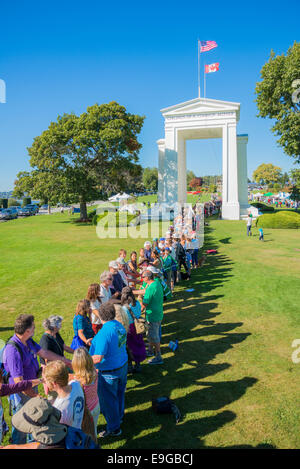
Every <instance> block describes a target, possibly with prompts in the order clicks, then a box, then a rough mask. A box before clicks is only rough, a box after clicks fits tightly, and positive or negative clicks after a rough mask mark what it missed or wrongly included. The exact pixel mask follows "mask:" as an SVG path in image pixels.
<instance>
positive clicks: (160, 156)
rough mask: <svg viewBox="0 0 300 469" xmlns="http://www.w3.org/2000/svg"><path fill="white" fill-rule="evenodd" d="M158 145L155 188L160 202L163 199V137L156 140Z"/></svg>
mask: <svg viewBox="0 0 300 469" xmlns="http://www.w3.org/2000/svg"><path fill="white" fill-rule="evenodd" d="M156 143H157V145H158V188H157V201H158V203H162V202H163V201H164V200H165V188H164V181H165V170H164V164H165V139H164V138H161V139H160V140H157V142H156Z"/></svg>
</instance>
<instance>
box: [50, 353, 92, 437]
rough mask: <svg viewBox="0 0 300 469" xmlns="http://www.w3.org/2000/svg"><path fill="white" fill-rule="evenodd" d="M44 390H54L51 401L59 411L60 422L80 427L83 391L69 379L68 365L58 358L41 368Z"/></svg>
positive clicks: (82, 412) (82, 410)
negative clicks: (54, 395)
mask: <svg viewBox="0 0 300 469" xmlns="http://www.w3.org/2000/svg"><path fill="white" fill-rule="evenodd" d="M43 379H44V388H45V392H46V393H47V394H48V393H49V391H50V392H51V391H55V392H56V393H57V397H56V398H55V399H54V401H52V402H51V404H52V405H53V407H56V408H57V409H59V410H60V411H61V418H60V423H64V424H65V425H70V426H71V427H75V428H81V424H82V419H83V414H84V393H83V390H82V389H81V386H80V384H79V383H78V382H77V381H70V383H69V370H68V367H67V366H66V365H65V364H64V363H63V362H62V361H60V360H56V361H53V362H49V363H48V364H47V365H46V366H45V367H44V368H43Z"/></svg>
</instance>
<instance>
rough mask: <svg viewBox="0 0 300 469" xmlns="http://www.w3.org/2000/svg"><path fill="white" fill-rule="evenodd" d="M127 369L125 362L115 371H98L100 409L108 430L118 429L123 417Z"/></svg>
mask: <svg viewBox="0 0 300 469" xmlns="http://www.w3.org/2000/svg"><path fill="white" fill-rule="evenodd" d="M127 369H128V364H127V363H126V364H125V365H124V366H122V368H120V369H119V370H117V371H113V372H107V373H105V372H102V373H101V372H100V371H99V373H98V397H99V402H100V409H101V412H102V414H103V415H104V418H105V420H106V423H107V427H106V430H107V431H108V432H113V431H115V430H118V429H119V428H120V426H121V420H122V419H123V417H124V409H125V389H126V384H127Z"/></svg>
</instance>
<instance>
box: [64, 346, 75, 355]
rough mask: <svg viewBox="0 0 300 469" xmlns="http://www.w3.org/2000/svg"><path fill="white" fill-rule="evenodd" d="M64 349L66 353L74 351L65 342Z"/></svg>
mask: <svg viewBox="0 0 300 469" xmlns="http://www.w3.org/2000/svg"><path fill="white" fill-rule="evenodd" d="M64 351H65V352H68V353H74V350H73V349H72V348H71V347H69V346H68V345H66V344H64Z"/></svg>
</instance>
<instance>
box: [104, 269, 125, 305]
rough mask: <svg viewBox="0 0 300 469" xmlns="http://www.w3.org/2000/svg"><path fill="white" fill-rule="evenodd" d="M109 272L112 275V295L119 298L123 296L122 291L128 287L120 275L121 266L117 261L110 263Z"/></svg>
mask: <svg viewBox="0 0 300 469" xmlns="http://www.w3.org/2000/svg"><path fill="white" fill-rule="evenodd" d="M108 267H109V271H110V273H111V274H112V279H113V280H112V285H111V286H110V289H111V294H112V295H114V296H115V298H118V297H120V296H121V292H122V289H123V288H124V287H126V284H125V282H124V281H123V279H122V277H121V275H120V273H119V264H118V263H117V261H110V263H109V265H108Z"/></svg>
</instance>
